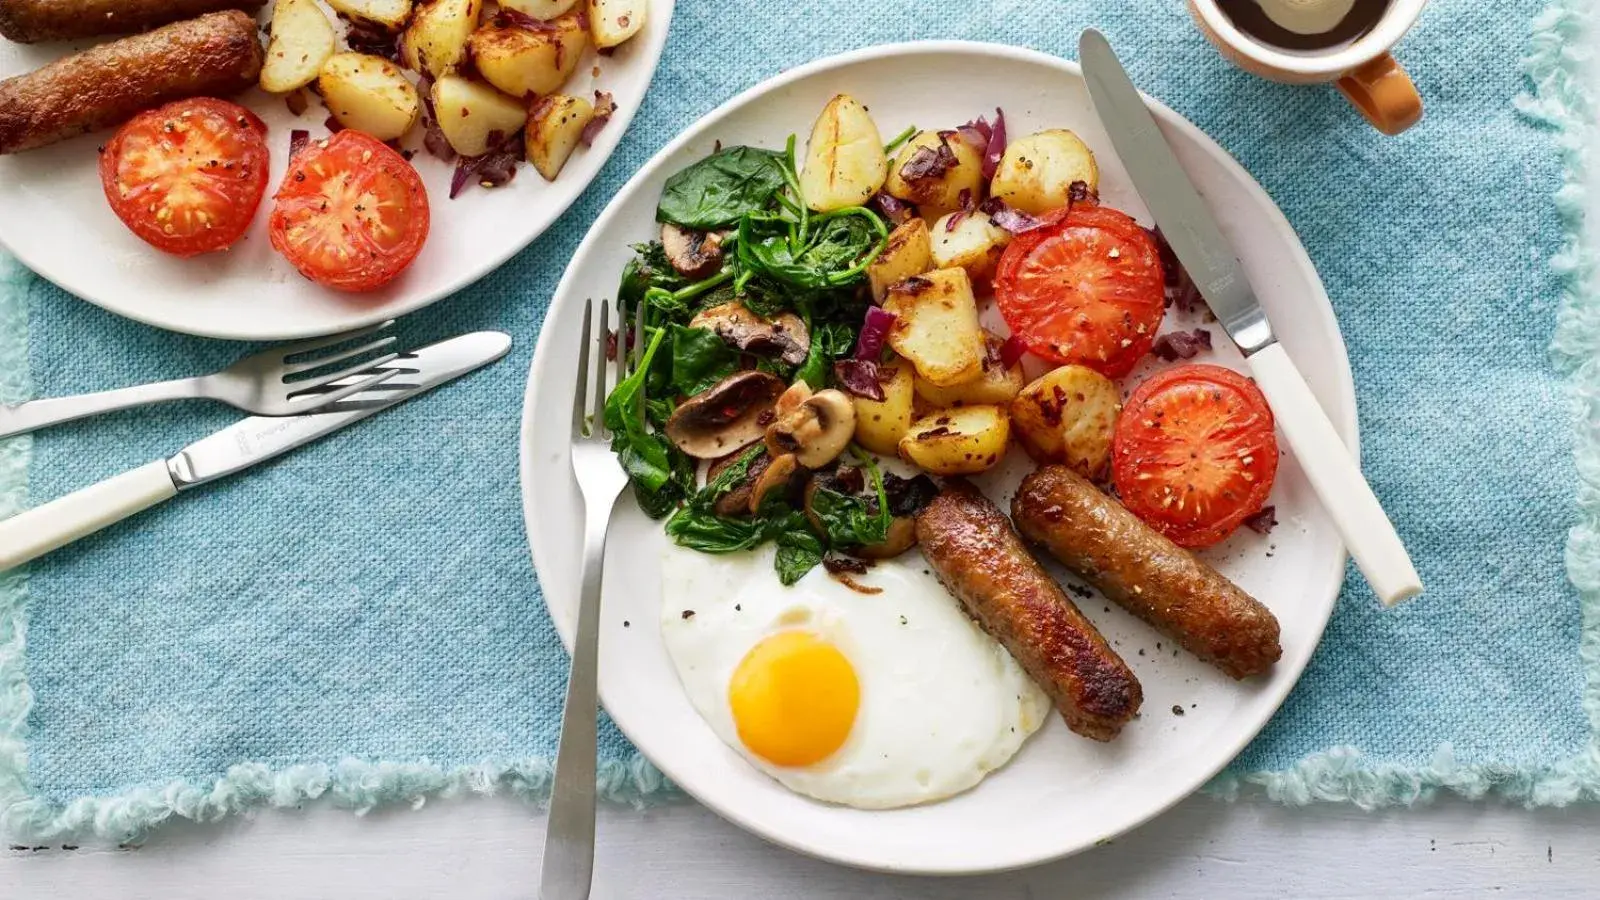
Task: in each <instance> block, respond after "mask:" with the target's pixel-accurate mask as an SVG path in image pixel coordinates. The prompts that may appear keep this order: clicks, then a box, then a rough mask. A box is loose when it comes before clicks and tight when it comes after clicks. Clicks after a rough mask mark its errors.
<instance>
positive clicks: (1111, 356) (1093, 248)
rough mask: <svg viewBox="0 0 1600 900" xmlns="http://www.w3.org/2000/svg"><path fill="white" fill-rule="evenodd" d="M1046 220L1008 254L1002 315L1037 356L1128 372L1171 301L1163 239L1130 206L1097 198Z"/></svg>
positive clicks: (1002, 273)
mask: <svg viewBox="0 0 1600 900" xmlns="http://www.w3.org/2000/svg"><path fill="white" fill-rule="evenodd" d="M1045 223H1046V224H1045V227H1043V228H1039V229H1037V230H1034V231H1030V232H1027V233H1024V234H1022V235H1019V236H1018V237H1017V238H1016V239H1015V240H1013V241H1012V242H1011V243H1010V245H1008V246H1007V247H1006V249H1005V252H1004V253H1003V254H1002V255H1001V257H1000V265H999V267H998V269H997V270H996V272H995V279H994V284H995V299H996V301H997V302H998V304H999V307H1000V314H1001V315H1002V316H1004V317H1005V320H1006V324H1007V325H1009V326H1010V327H1011V333H1012V334H1013V335H1016V336H1018V337H1019V338H1020V339H1021V340H1022V341H1023V342H1024V343H1025V344H1027V347H1028V349H1029V350H1030V351H1031V352H1033V353H1034V354H1035V355H1036V356H1040V357H1043V358H1044V359H1048V360H1050V361H1051V362H1055V363H1060V364H1063V365H1065V364H1068V363H1076V364H1078V365H1082V366H1087V367H1089V368H1091V369H1094V370H1095V371H1097V372H1099V373H1101V374H1103V375H1105V376H1107V377H1110V378H1120V377H1122V376H1123V375H1126V374H1128V372H1129V371H1131V370H1132V369H1133V366H1134V364H1135V363H1137V362H1138V361H1139V358H1140V357H1142V356H1144V355H1145V354H1146V353H1148V352H1149V351H1150V345H1151V344H1152V343H1154V342H1155V339H1156V330H1157V329H1158V328H1160V327H1161V317H1162V315H1163V313H1164V311H1165V307H1166V298H1165V295H1164V293H1163V284H1162V271H1161V255H1160V253H1159V252H1158V250H1157V247H1156V242H1155V240H1154V239H1153V238H1152V237H1151V236H1150V233H1149V232H1147V231H1145V230H1144V229H1143V228H1141V227H1140V226H1139V223H1137V222H1135V221H1134V220H1133V219H1132V217H1130V216H1128V215H1127V214H1126V213H1123V212H1119V211H1118V210H1115V209H1112V208H1110V207H1108V206H1100V205H1099V204H1096V203H1093V202H1080V203H1074V204H1073V205H1072V206H1071V207H1070V208H1068V209H1065V210H1060V211H1057V212H1056V213H1053V214H1051V215H1050V216H1048V217H1046V219H1045Z"/></svg>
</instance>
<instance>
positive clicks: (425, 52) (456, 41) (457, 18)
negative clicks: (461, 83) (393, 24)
mask: <svg viewBox="0 0 1600 900" xmlns="http://www.w3.org/2000/svg"><path fill="white" fill-rule="evenodd" d="M482 13H483V0H429V2H427V3H425V4H423V5H422V6H420V7H418V8H417V11H416V14H415V15H413V16H412V17H411V25H410V26H409V27H408V28H406V34H405V39H404V40H402V41H401V42H400V59H401V61H402V62H404V63H405V65H406V68H408V69H413V70H415V71H418V72H422V73H423V74H426V75H429V76H431V77H433V78H439V77H441V76H444V75H449V74H450V73H452V72H454V71H455V70H456V68H457V67H458V66H460V65H461V63H462V62H463V61H464V60H465V59H466V58H467V40H468V39H469V38H471V37H472V33H473V32H474V31H476V30H477V29H478V16H479V15H481V14H482Z"/></svg>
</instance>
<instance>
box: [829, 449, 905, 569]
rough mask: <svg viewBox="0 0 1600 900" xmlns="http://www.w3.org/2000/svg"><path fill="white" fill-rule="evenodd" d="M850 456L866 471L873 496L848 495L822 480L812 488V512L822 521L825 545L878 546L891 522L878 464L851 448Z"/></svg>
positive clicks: (887, 535)
mask: <svg viewBox="0 0 1600 900" xmlns="http://www.w3.org/2000/svg"><path fill="white" fill-rule="evenodd" d="M852 453H853V454H854V456H855V457H856V460H857V461H858V462H859V463H861V465H862V466H863V467H864V468H865V469H866V470H867V477H868V478H869V479H870V480H871V482H872V490H873V493H872V494H868V495H865V496H863V495H859V494H847V493H844V492H842V491H838V490H835V489H834V488H832V487H830V486H829V485H828V484H827V482H825V481H819V482H817V483H816V486H815V487H814V488H813V489H812V494H811V500H810V504H811V512H812V514H814V515H815V516H816V517H817V518H818V519H819V520H820V521H821V522H822V527H823V530H824V532H825V533H826V537H827V538H828V544H829V545H830V546H833V547H854V546H861V545H864V544H881V543H883V542H884V541H885V540H887V539H888V537H889V525H890V523H891V522H893V520H894V514H893V513H892V512H890V510H889V497H888V493H887V491H885V489H884V486H883V473H882V472H881V471H879V469H878V464H877V463H876V462H875V461H874V460H873V459H872V457H870V456H868V455H866V454H865V453H862V452H861V451H859V450H854V449H852Z"/></svg>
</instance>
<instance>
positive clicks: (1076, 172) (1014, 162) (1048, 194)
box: [989, 128, 1100, 215]
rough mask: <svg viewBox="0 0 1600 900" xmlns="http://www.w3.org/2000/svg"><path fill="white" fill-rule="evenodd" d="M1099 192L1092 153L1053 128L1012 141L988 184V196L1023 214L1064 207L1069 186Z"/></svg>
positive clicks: (1096, 167)
mask: <svg viewBox="0 0 1600 900" xmlns="http://www.w3.org/2000/svg"><path fill="white" fill-rule="evenodd" d="M1074 181H1081V182H1083V183H1084V184H1086V185H1088V186H1089V190H1091V191H1098V190H1099V189H1100V168H1099V167H1098V166H1097V165H1095V161H1094V153H1092V152H1090V150H1089V147H1088V145H1087V144H1085V143H1084V142H1083V141H1082V140H1081V139H1080V138H1079V137H1078V136H1077V135H1076V134H1073V133H1072V132H1070V131H1068V130H1066V129H1064V128H1054V129H1051V130H1048V131H1041V132H1039V133H1037V134H1030V135H1028V136H1027V137H1024V138H1018V139H1017V140H1015V141H1012V142H1011V143H1010V145H1008V146H1007V147H1006V152H1005V155H1004V156H1001V157H1000V165H999V167H997V168H996V169H995V171H994V178H993V180H991V181H990V182H989V193H990V194H991V195H993V196H995V197H998V198H1000V199H1001V200H1004V201H1005V202H1006V204H1007V205H1009V206H1014V207H1016V208H1017V209H1020V210H1022V211H1023V212H1029V213H1033V214H1035V215H1038V214H1040V213H1044V212H1048V211H1050V210H1052V209H1058V208H1060V207H1063V206H1066V205H1067V200H1068V198H1069V196H1070V195H1071V192H1072V183H1073V182H1074Z"/></svg>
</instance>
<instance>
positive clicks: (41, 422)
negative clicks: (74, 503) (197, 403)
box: [0, 319, 398, 438]
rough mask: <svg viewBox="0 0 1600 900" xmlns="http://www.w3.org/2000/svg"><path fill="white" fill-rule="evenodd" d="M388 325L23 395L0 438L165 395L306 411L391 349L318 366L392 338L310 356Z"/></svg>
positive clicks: (5, 410)
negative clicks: (103, 383)
mask: <svg viewBox="0 0 1600 900" xmlns="http://www.w3.org/2000/svg"><path fill="white" fill-rule="evenodd" d="M393 324H394V321H393V320H392V319H391V320H390V321H388V322H383V323H381V324H379V325H373V326H371V327H369V328H361V329H357V330H355V331H346V332H343V333H342V334H335V335H331V336H329V337H325V338H321V339H318V340H312V341H302V342H300V343H298V344H289V345H287V346H283V347H275V348H273V349H271V350H265V351H262V352H261V353H257V354H255V355H254V356H247V357H245V358H244V359H241V360H239V361H238V362H236V363H234V364H233V365H231V366H229V367H228V368H226V369H223V370H222V371H221V372H217V373H214V374H211V375H202V376H199V377H197V378H180V379H177V380H175V381H158V382H155V383H153V384H141V385H136V386H134V387H126V388H119V389H117V390H113V391H100V392H98V393H93V394H80V395H78V396H76V397H55V398H50V399H46V400H29V401H27V402H26V403H18V404H15V405H12V406H6V405H0V438H8V437H13V436H15V435H19V434H26V433H28V432H30V431H36V430H38V429H40V428H44V427H46V426H48V425H58V424H60V423H62V422H71V421H73V420H75V419H82V418H85V417H87V416H94V415H99V414H100V413H106V412H111V411H113V410H118V409H128V408H130V407H134V406H143V405H145V404H147V403H162V402H166V401H169V400H197V399H204V400H219V401H221V402H223V403H227V404H230V405H232V406H236V407H238V408H239V409H242V410H245V411H246V412H252V413H255V414H256V415H258V416H293V415H299V414H301V413H307V412H311V411H313V410H315V409H318V408H320V407H323V406H326V405H328V404H330V403H335V402H337V401H339V400H342V399H344V398H345V397H348V396H350V395H351V394H355V393H359V392H361V391H364V390H368V389H370V388H372V387H374V386H376V385H377V384H378V383H379V382H381V381H384V380H386V379H389V378H392V377H394V376H395V375H396V374H398V373H397V371H396V370H392V369H386V370H383V371H379V372H375V373H373V374H372V375H371V377H368V378H363V379H361V380H359V381H355V382H353V383H351V384H348V385H339V386H338V387H337V388H334V389H332V390H324V389H326V388H327V387H328V386H330V385H332V384H333V383H334V382H336V381H339V380H341V379H345V378H350V377H352V376H356V375H360V374H361V373H363V372H366V371H368V370H370V369H372V368H373V367H375V366H381V365H383V364H384V363H386V362H390V361H391V360H393V359H394V358H395V357H396V356H397V354H395V353H386V354H383V355H381V356H378V357H375V358H372V359H367V360H365V361H363V362H360V363H357V364H355V365H352V366H349V367H348V368H345V369H343V370H342V371H338V372H333V373H331V374H323V373H320V372H319V371H318V370H321V369H325V368H327V367H328V366H331V365H334V364H336V363H341V362H345V361H347V360H351V359H355V358H356V357H359V356H364V355H367V354H370V353H373V352H376V351H378V350H382V349H383V348H385V347H387V346H389V345H390V344H393V343H394V336H393V335H389V336H387V337H381V338H378V339H377V340H373V341H369V342H367V343H364V344H362V345H361V346H359V347H353V348H349V349H341V350H338V351H337V352H334V353H329V354H323V355H321V356H315V354H318V353H320V352H321V351H324V350H328V349H329V348H335V347H339V346H341V345H343V344H347V343H350V342H352V341H358V340H361V339H362V338H367V337H371V336H373V335H375V334H377V333H378V332H380V331H383V330H384V329H386V328H388V327H389V326H390V325H393ZM311 373H317V374H311ZM295 376H306V377H303V378H296V377H295Z"/></svg>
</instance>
